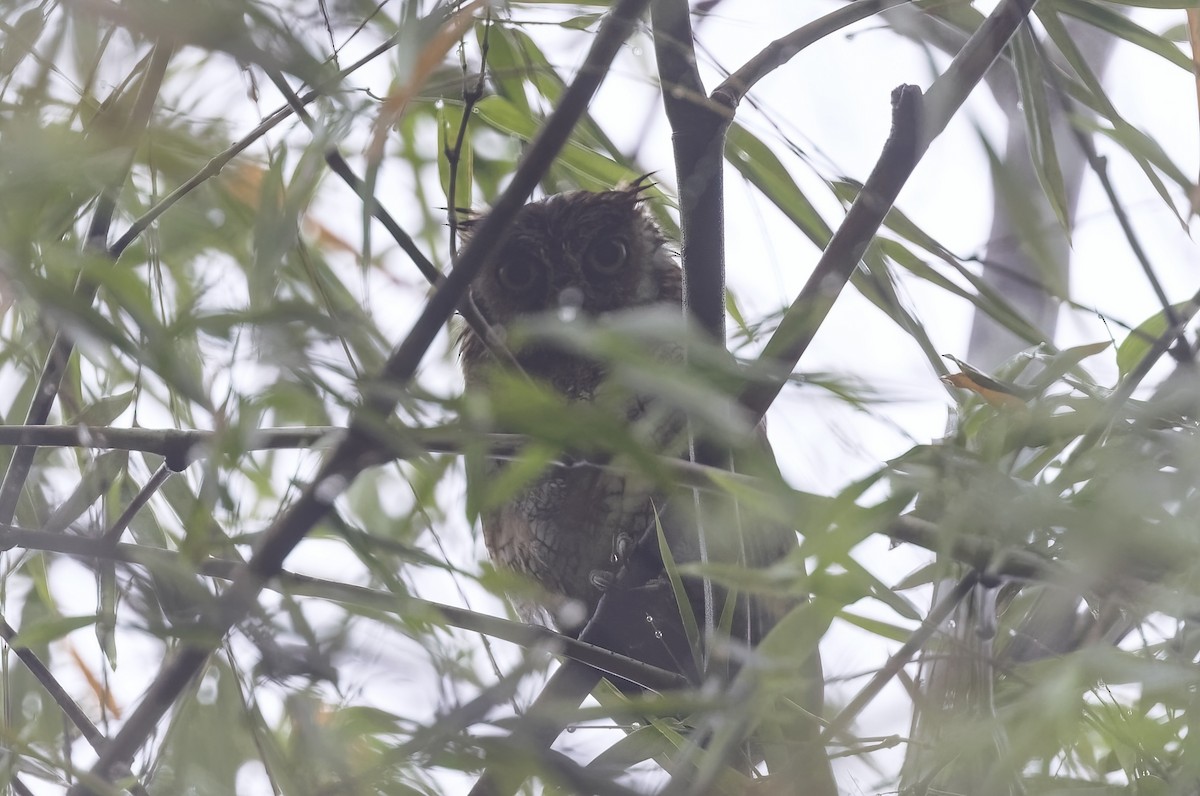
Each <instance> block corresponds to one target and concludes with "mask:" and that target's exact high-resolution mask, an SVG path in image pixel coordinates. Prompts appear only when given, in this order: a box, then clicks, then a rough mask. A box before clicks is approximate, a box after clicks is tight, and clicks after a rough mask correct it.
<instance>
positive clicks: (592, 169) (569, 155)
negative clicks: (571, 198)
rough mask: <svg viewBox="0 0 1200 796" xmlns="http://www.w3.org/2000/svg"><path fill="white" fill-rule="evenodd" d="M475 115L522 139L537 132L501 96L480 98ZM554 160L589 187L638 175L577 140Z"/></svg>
mask: <svg viewBox="0 0 1200 796" xmlns="http://www.w3.org/2000/svg"><path fill="white" fill-rule="evenodd" d="M475 108H476V110H478V111H479V118H480V119H481V120H482V121H483V122H484V123H485V124H487V125H488V126H489V127H491V128H493V129H495V130H499V131H500V132H502V133H507V134H508V135H515V136H517V137H519V138H521V139H522V140H525V141H531V140H533V137H534V136H535V135H536V134H537V131H538V125H537V124H536V122H535V120H534V119H532V118H531V117H529V116H528V115H526V114H523V113H522V112H521V110H520V109H519V108H518V107H517V106H515V105H513V104H512V103H511V102H509V101H508V100H506V99H504V98H503V97H498V96H491V97H484V98H483V99H482V100H480V102H479V104H478V105H476V106H475ZM558 163H559V165H561V166H564V167H565V168H567V169H568V170H569V171H570V172H571V173H572V174H573V175H574V176H575V177H576V178H577V179H578V181H579V183H580V185H582V186H583V187H584V188H587V189H589V190H607V189H609V188H612V187H613V186H614V185H618V184H620V183H622V182H632V181H633V180H635V179H637V178H638V177H640V176H641V175H640V174H637V173H636V172H634V171H633V170H632V169H630V168H628V167H626V166H623V165H622V164H620V163H618V162H616V161H615V160H613V159H612V158H610V157H607V156H605V155H603V154H602V153H600V152H597V151H595V150H593V149H588V148H587V147H585V146H584V145H583V144H580V143H579V142H578V141H575V140H572V141H570V142H568V143H567V145H566V146H565V147H564V148H563V150H562V152H560V153H559V159H558Z"/></svg>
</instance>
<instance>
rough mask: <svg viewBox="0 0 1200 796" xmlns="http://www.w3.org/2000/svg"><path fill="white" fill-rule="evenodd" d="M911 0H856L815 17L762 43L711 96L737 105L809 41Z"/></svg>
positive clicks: (732, 106) (733, 105) (734, 106)
mask: <svg viewBox="0 0 1200 796" xmlns="http://www.w3.org/2000/svg"><path fill="white" fill-rule="evenodd" d="M910 2H912V0H855V2H853V3H849V4H847V5H844V6H842V7H841V8H839V9H836V10H835V11H831V12H829V13H828V14H826V15H825V16H823V17H819V18H817V19H814V20H813V21H812V22H809V23H808V24H806V25H803V26H801V27H799V28H797V29H796V30H794V31H792V32H791V33H789V34H788V35H786V36H783V37H782V38H779V39H776V40H775V41H773V42H771V43H770V44H768V45H767V46H766V47H764V48H763V50H762V51H761V52H760V53H758V55H756V56H754V57H753V58H751V59H750V60H749V61H747V62H746V63H745V64H744V65H742V67H741V68H739V69H738V70H737V71H736V72H734V73H733V74H731V75H730V76H729V77H727V78H726V79H725V81H724V82H723V83H721V85H719V86H717V87H716V88H715V89H714V90H713V97H714V98H716V97H719V98H720V100H721V101H722V103H723V104H727V105H728V106H729V107H731V108H736V107H737V106H738V104H739V103H740V102H741V101H742V99H743V98H744V97H745V96H746V93H747V92H748V91H750V89H751V88H753V87H754V84H755V83H757V82H758V81H760V80H762V79H763V78H764V77H766V76H767V75H769V74H771V72H773V71H775V70H776V69H778V68H779V67H781V66H783V65H784V64H786V63H787V62H788V61H790V60H791V59H792V58H794V57H795V56H796V55H798V54H799V53H800V52H801V51H802V50H804V49H805V48H806V47H808V46H809V45H811V44H815V43H816V42H818V41H820V40H821V39H824V38H825V37H826V36H829V35H831V34H833V33H836V32H837V31H839V30H841V29H842V28H844V27H846V26H848V25H852V24H854V23H855V22H858V21H860V20H863V19H866V18H867V17H871V16H875V15H876V14H878V13H880V12H883V11H886V10H887V9H889V8H893V7H895V6H898V5H904V4H906V3H910Z"/></svg>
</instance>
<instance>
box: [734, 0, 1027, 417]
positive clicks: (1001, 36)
mask: <svg viewBox="0 0 1200 796" xmlns="http://www.w3.org/2000/svg"><path fill="white" fill-rule="evenodd" d="M1036 2H1037V0H1002V2H1001V3H1000V4H999V5H998V6H996V9H995V11H993V12H992V14H991V15H990V16H989V17H988V18H987V19H986V20H984V22H983V24H981V25H980V26H979V28H978V29H977V30H976V31H975V33H974V34H973V35H972V36H971V38H970V40H968V41H967V43H966V44H965V45H964V46H963V48H962V50H961V51H959V53H958V55H957V56H956V57H955V58H954V60H953V61H952V62H951V63H950V66H949V67H948V68H947V69H946V71H945V72H944V73H943V74H942V75H941V76H940V77H938V79H937V80H935V81H934V83H933V85H932V86H930V88H929V91H928V92H927V93H926V94H925V96H924V99H923V101H922V99H921V93H920V90H919V89H917V88H916V87H915V86H900V87H899V88H897V89H896V90H895V91H894V92H893V94H892V132H891V135H890V136H889V138H888V141H887V143H886V144H885V145H884V149H883V153H882V154H881V155H880V158H879V161H878V162H877V163H876V164H875V168H874V169H873V170H872V172H871V176H870V177H868V178H867V182H866V184H865V185H864V186H863V190H862V191H861V192H859V195H858V198H857V199H856V200H855V202H854V204H853V205H852V206H851V207H850V210H849V212H848V213H847V214H846V218H845V219H844V220H843V222H842V225H841V227H839V228H838V231H837V232H836V233H834V236H833V239H832V240H831V241H830V243H829V246H828V247H826V249H825V252H824V254H822V256H821V259H820V261H819V262H818V263H817V267H816V269H815V270H814V271H813V274H812V276H811V277H810V278H809V280H808V282H807V283H806V284H805V285H804V288H803V289H802V290H801V291H800V295H799V296H798V297H797V298H796V300H795V301H794V302H792V306H791V307H789V308H788V311H787V313H786V314H785V315H784V318H783V321H782V322H781V323H780V325H779V328H778V329H777V330H776V331H775V334H774V335H773V336H772V337H771V339H770V340H769V341H768V342H767V345H766V348H765V349H764V351H763V354H762V356H761V357H760V362H762V364H763V365H766V366H773V367H774V369H775V380H774V382H773V383H766V384H762V385H754V386H752V387H750V388H748V389H746V390H745V391H744V392H743V393H742V397H741V400H742V403H743V405H744V406H746V408H747V409H749V410H750V411H751V412H752V413H753V414H754V415H755V416H759V417H761V416H762V415H763V414H764V413H765V412H766V410H767V408H768V407H769V406H770V405H771V403H772V402H773V401H774V400H775V397H776V396H777V395H778V394H779V390H780V389H782V387H783V384H784V383H785V382H786V380H787V378H788V374H789V373H791V372H792V370H793V369H794V368H795V367H796V364H797V363H798V362H799V361H800V358H801V357H802V356H803V355H804V352H805V351H806V350H807V349H808V346H809V344H810V343H811V342H812V339H813V337H814V336H815V335H816V332H817V330H818V329H819V328H820V326H821V324H822V322H823V321H824V320H825V317H826V316H827V315H828V313H829V310H830V309H831V308H832V307H833V302H834V301H835V300H836V299H837V297H838V296H839V295H840V294H841V291H842V289H843V288H844V287H845V286H846V283H847V282H848V281H849V280H850V276H851V274H853V273H854V269H855V268H857V267H858V263H859V259H860V258H861V256H862V253H863V252H864V251H865V250H866V248H867V246H868V245H869V244H870V242H871V240H872V239H873V238H874V237H875V234H876V233H877V232H878V231H879V226H880V224H882V222H883V218H884V216H886V215H887V212H888V211H889V210H890V209H891V207H892V205H893V204H894V203H895V201H896V197H897V196H898V195H899V193H900V189H901V188H903V187H904V184H905V183H906V182H907V181H908V177H909V175H911V174H912V172H913V169H914V168H916V165H917V163H919V162H920V160H921V158H922V157H923V156H924V154H925V152H926V151H927V150H928V149H929V145H930V143H931V142H932V141H933V140H934V139H935V138H937V136H938V135H940V134H941V132H942V130H944V129H945V128H946V125H947V124H949V122H950V119H951V118H952V117H953V116H954V114H955V113H957V111H958V109H959V108H960V107H961V106H962V104H963V102H965V101H966V98H967V96H968V95H970V93H971V91H972V90H974V88H975V86H976V85H977V84H978V83H979V81H980V80H982V79H983V76H984V74H985V73H986V72H987V70H988V68H989V67H990V66H991V65H992V63H994V62H995V60H996V58H998V57H999V55H1000V53H1001V52H1002V51H1003V50H1004V48H1005V47H1006V46H1007V44H1008V41H1009V40H1010V39H1011V38H1012V36H1013V34H1014V33H1015V32H1016V30H1017V28H1018V27H1019V26H1020V24H1021V23H1022V22H1023V21H1024V20H1025V18H1026V17H1027V16H1028V15H1029V12H1030V11H1031V10H1032V8H1033V6H1034V4H1035V3H1036Z"/></svg>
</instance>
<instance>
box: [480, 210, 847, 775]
mask: <svg viewBox="0 0 1200 796" xmlns="http://www.w3.org/2000/svg"><path fill="white" fill-rule="evenodd" d="M639 191H640V189H639V188H638V187H633V188H630V189H626V190H618V191H610V192H605V193H585V192H574V193H567V194H561V195H558V196H552V197H550V198H548V199H545V200H542V201H540V202H534V203H531V204H529V205H526V206H525V207H524V208H523V210H522V211H521V212H520V214H519V215H518V216H517V218H516V220H515V221H514V222H513V228H512V231H511V235H510V237H509V238H508V241H507V243H505V245H504V247H503V249H502V250H501V251H500V252H498V254H497V256H496V257H495V259H494V260H493V263H492V265H490V266H489V267H487V268H486V269H485V270H484V271H483V273H481V274H480V276H479V277H478V279H477V281H476V282H475V284H474V285H473V286H472V290H471V297H472V299H473V301H474V303H475V305H476V306H477V307H478V309H479V311H480V313H481V314H482V316H483V317H484V318H485V319H486V320H487V321H488V322H489V323H490V324H492V325H494V326H495V327H497V328H498V329H499V330H501V331H504V330H508V329H511V328H513V327H514V326H515V325H516V324H517V323H518V322H519V321H521V320H523V319H526V318H529V317H530V316H534V315H537V314H539V313H547V312H556V311H557V312H560V313H561V312H562V311H563V308H568V309H569V312H575V313H582V314H584V315H586V316H590V317H592V318H608V319H609V320H610V321H614V322H615V323H617V324H619V323H620V321H621V318H620V316H619V315H616V313H620V312H624V311H627V310H636V309H638V308H655V307H662V308H669V309H672V310H676V311H678V312H679V314H680V316H682V273H681V271H680V268H679V266H678V264H677V263H676V262H675V259H674V256H673V255H672V253H671V252H670V251H669V250H668V248H667V242H666V240H665V239H664V237H663V235H662V233H661V231H660V230H659V229H658V227H657V226H656V225H655V224H654V222H653V220H652V219H651V217H650V215H649V213H648V212H647V211H646V210H645V209H644V208H643V207H642V206H641V203H640V202H641V200H640V196H639ZM467 234H469V229H468V232H467ZM656 346H657V347H656V348H654V349H653V350H652V351H651V354H652V356H653V357H654V358H656V359H659V360H662V361H664V362H668V361H671V363H672V364H678V363H679V362H680V361H681V359H682V352H681V350H680V349H679V346H678V345H671V344H664V343H660V344H656ZM460 351H461V360H462V367H463V373H464V375H465V379H466V386H467V390H468V391H469V392H470V391H479V392H481V393H486V391H487V385H486V382H487V380H488V379H489V378H490V374H493V373H495V372H496V370H495V369H496V368H497V367H499V365H498V364H497V363H496V362H495V361H494V360H493V359H492V357H491V355H490V353H489V351H488V350H487V348H486V347H485V346H484V344H483V341H482V340H480V339H479V338H478V337H476V336H475V334H474V333H473V332H472V331H470V330H465V331H464V332H463V335H462V336H461V338H460ZM513 354H514V357H515V359H516V362H517V364H518V365H520V367H521V369H522V370H523V371H524V372H525V373H526V374H527V375H529V376H530V377H531V378H533V379H535V380H538V381H541V382H543V383H546V384H548V385H550V386H551V387H552V388H553V389H554V390H555V391H556V392H557V393H559V394H560V395H562V396H563V397H564V398H565V399H567V401H569V402H578V403H588V404H589V407H588V408H591V405H592V404H598V405H600V406H601V407H607V408H611V409H612V410H613V411H616V412H620V413H622V414H623V415H624V418H625V419H626V420H628V421H630V422H631V423H637V427H644V426H647V425H648V426H650V429H651V430H650V431H649V432H648V439H650V440H651V445H652V446H653V447H657V448H658V450H659V452H660V453H665V454H668V455H682V454H683V453H684V452H685V450H686V447H685V437H684V436H683V433H682V432H683V430H684V428H685V423H684V419H683V416H682V413H681V412H680V411H678V410H672V409H670V408H669V406H664V405H665V404H666V403H667V402H666V401H665V400H664V399H661V398H656V397H655V396H641V395H636V394H634V395H629V394H628V393H625V394H624V397H622V398H620V399H619V400H618V401H616V402H614V401H612V400H609V399H610V398H611V397H612V396H611V393H607V392H606V388H608V387H611V384H610V383H609V382H607V381H606V376H607V372H606V366H605V365H604V364H603V363H601V362H597V361H593V360H589V359H587V358H585V357H583V356H580V355H578V354H576V353H570V352H568V351H567V350H566V349H565V348H562V347H556V346H554V345H553V344H552V343H550V342H547V341H546V340H545V339H541V341H540V342H538V343H537V344H536V345H534V346H526V347H524V348H519V349H518V350H516V351H514V352H513ZM656 402H661V403H656ZM639 421H640V422H639ZM502 430H503V429H502ZM759 432H760V433H759V434H758V435H753V434H750V435H747V436H748V437H749V438H748V439H746V440H744V443H745V444H744V447H743V449H742V451H741V453H742V454H747V456H746V458H748V459H750V460H753V461H754V462H755V466H752V467H751V470H753V471H756V472H758V473H759V474H760V475H761V474H764V473H766V474H771V475H773V476H777V472H776V471H775V470H774V460H773V459H772V458H771V456H770V449H769V447H768V446H767V445H766V440H765V438H764V437H763V435H762V434H761V428H760V429H759ZM738 458H739V463H744V462H742V461H741V460H742V456H741V455H740V454H739V455H738ZM505 466H507V465H505V464H503V463H500V462H495V461H492V462H489V463H488V464H487V465H486V467H487V468H490V469H488V470H487V471H486V472H485V473H484V476H485V477H492V476H495V475H497V474H499V472H500V471H501V470H502V469H503V468H504V467H505ZM695 506H696V503H695V495H694V494H693V493H692V491H691V490H688V489H679V490H675V491H672V492H670V493H664V492H662V491H657V490H656V489H654V488H653V487H652V486H650V484H649V482H647V481H645V480H640V479H638V478H637V477H636V476H632V475H630V476H625V475H619V474H618V473H617V472H615V471H613V470H610V469H602V468H597V467H551V468H548V469H547V470H546V471H545V472H543V473H542V474H541V475H539V476H538V477H537V478H535V479H534V480H533V482H532V483H530V484H528V485H527V486H526V487H525V488H524V489H523V490H521V491H520V492H519V493H518V494H517V495H515V496H514V497H513V498H511V499H510V500H509V501H508V502H507V503H506V504H505V505H503V506H500V507H499V508H493V509H490V510H485V513H484V516H483V518H482V525H483V533H484V540H485V542H486V544H487V548H488V553H489V554H490V555H491V557H492V560H493V561H494V562H495V563H496V564H497V565H498V566H500V567H504V568H507V569H510V570H513V571H516V572H519V573H522V574H525V575H527V576H529V577H530V578H531V579H532V580H534V581H536V582H537V583H538V584H539V585H540V586H541V588H542V590H543V596H542V597H541V598H540V599H539V600H537V601H536V602H532V603H526V604H523V605H520V604H519V605H518V609H519V610H520V612H521V613H522V615H523V616H524V617H526V618H527V619H529V620H531V621H538V620H539V619H542V620H544V619H545V618H548V619H549V620H550V622H552V623H553V624H555V625H556V626H557V627H558V628H559V629H560V630H563V631H564V632H567V633H571V634H575V633H578V632H579V631H580V630H581V629H583V625H584V622H586V621H587V620H589V619H591V620H592V621H590V622H589V623H588V624H587V628H586V633H585V635H584V637H585V639H586V640H587V641H589V642H591V643H593V644H596V645H599V646H601V647H605V648H607V649H610V650H613V651H615V652H619V653H621V654H624V655H628V656H631V657H634V658H636V659H638V660H641V661H643V662H645V663H649V664H651V665H653V666H657V667H660V668H663V669H667V670H670V671H673V672H676V673H679V674H682V675H684V676H685V677H687V678H689V679H691V680H692V681H693V682H696V683H699V682H700V681H702V680H705V679H709V678H717V679H723V677H726V676H728V675H729V674H730V673H731V672H732V671H733V670H735V669H736V668H737V666H736V665H734V666H729V665H721V661H725V662H727V663H728V662H731V661H737V660H747V659H748V657H747V656H746V653H747V647H752V646H754V645H756V644H757V643H758V642H759V641H760V640H761V639H762V638H763V636H765V635H766V633H767V632H768V631H769V630H770V629H771V628H772V627H773V626H774V625H775V624H776V622H777V621H778V620H779V618H780V617H781V616H782V615H783V613H785V612H786V611H788V610H790V609H791V608H793V607H795V606H796V605H797V604H798V602H799V601H798V600H796V599H793V598H779V599H769V598H767V597H764V596H755V597H749V596H747V595H744V594H743V595H733V599H734V600H735V603H734V606H733V610H732V611H728V610H726V603H727V601H728V599H729V598H730V597H731V595H730V594H729V593H728V592H726V591H724V590H723V589H721V588H720V586H719V585H718V584H713V583H706V582H705V581H703V580H701V579H699V578H694V577H692V578H685V579H684V581H683V588H684V593H685V594H686V597H687V599H686V605H683V606H682V608H681V606H680V604H679V603H678V602H677V601H676V592H675V589H674V587H673V585H672V583H671V582H670V579H669V578H668V577H667V576H666V574H665V567H664V563H663V559H662V557H661V554H660V549H659V546H658V536H657V531H658V530H659V529H660V528H661V530H662V535H663V538H665V540H666V542H667V545H668V547H669V549H670V551H671V555H672V557H673V558H674V560H675V561H676V562H695V561H701V560H707V561H712V562H717V563H724V564H730V563H737V564H742V565H744V566H749V567H764V566H767V565H769V564H772V563H774V562H777V561H778V560H780V559H782V558H784V557H785V556H787V555H788V553H789V552H790V551H792V550H794V549H795V548H796V535H795V532H794V531H793V530H792V529H791V528H789V527H787V526H783V525H780V524H779V523H777V522H774V521H771V520H769V519H767V518H765V517H764V516H761V515H760V514H759V513H757V512H756V511H755V510H754V509H755V507H753V506H744V505H739V504H737V503H736V502H734V501H731V500H725V501H722V500H716V501H715V502H714V503H712V504H707V505H706V506H705V513H704V515H703V517H697V516H696V513H695V511H694V508H695ZM701 520H702V521H701ZM700 528H703V529H704V530H703V534H704V543H703V544H701V543H700V542H699V541H698V540H699V532H698V529H700ZM639 542H640V543H639ZM618 573H619V574H618ZM614 579H615V581H614ZM602 599H603V601H602ZM571 606H574V607H577V608H580V609H582V610H576V611H570V610H567V609H568V608H570V607H571ZM598 607H599V608H600V610H599V611H597V608H598ZM688 613H690V614H691V616H692V617H694V619H695V621H696V623H697V624H698V625H699V627H700V628H701V632H703V629H704V628H706V627H708V628H716V627H717V626H718V625H720V627H721V629H723V630H726V631H728V639H729V640H731V641H732V642H733V643H727V642H726V641H725V640H721V639H719V638H718V639H717V640H715V641H714V639H713V638H712V637H706V638H704V639H703V640H702V641H703V642H704V643H703V644H702V646H703V649H696V648H695V647H694V646H693V644H692V641H693V640H692V639H690V638H689V637H688V633H687V632H686V630H685V627H686V626H687V623H686V622H685V621H684V619H683V617H684V616H685V615H687V614H688ZM547 615H548V616H547ZM722 652H724V653H728V654H726V655H722V654H720V653H722ZM714 653H717V654H716V655H714ZM795 666H796V672H797V676H796V678H795V680H794V684H795V688H794V689H793V690H791V691H789V692H788V693H787V694H786V695H785V696H784V697H783V698H782V699H781V700H780V701H779V703H778V709H764V711H763V714H762V715H763V720H764V721H765V722H766V724H767V725H769V726H771V727H773V728H774V729H769V730H767V732H766V734H765V737H763V738H761V739H759V742H756V743H754V744H751V748H750V749H748V751H747V757H746V759H745V762H752V761H754V760H757V759H759V758H760V755H765V756H766V758H767V760H768V762H769V765H770V767H771V769H772V771H773V772H775V773H779V774H780V775H781V776H780V781H782V782H784V783H785V788H788V789H789V790H788V792H792V790H791V789H793V788H795V787H800V785H799V783H800V782H803V783H805V784H804V787H805V788H807V787H808V786H809V785H812V786H813V792H816V793H835V792H836V787H835V786H834V784H833V780H832V774H831V773H830V770H829V764H828V760H827V759H826V757H825V755H824V750H823V748H822V747H821V744H820V742H819V740H818V737H819V729H820V725H819V722H818V721H816V720H815V719H814V718H813V717H814V716H819V715H820V712H821V706H822V687H823V678H822V675H821V667H820V658H819V656H818V655H817V654H816V652H815V650H812V649H805V650H798V651H797V656H796V660H795ZM561 673H562V672H560V674H561ZM567 682H568V681H564V682H563V683H562V684H560V685H562V687H564V688H566V689H567V690H570V689H571V688H572V687H573V686H570V685H566V683H567ZM617 685H618V686H620V687H621V688H623V689H630V688H632V690H637V688H636V686H633V687H631V686H630V684H628V683H625V682H624V681H618V682H617ZM800 706H802V707H800ZM780 792H783V791H780Z"/></svg>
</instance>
